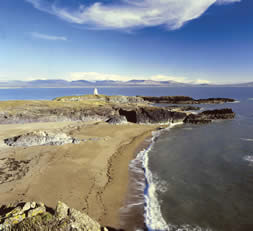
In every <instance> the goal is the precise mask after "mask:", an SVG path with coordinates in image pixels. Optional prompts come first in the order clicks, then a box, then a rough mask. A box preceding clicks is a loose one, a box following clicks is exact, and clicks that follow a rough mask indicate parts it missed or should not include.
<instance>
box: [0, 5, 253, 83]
mask: <svg viewBox="0 0 253 231" xmlns="http://www.w3.org/2000/svg"><path fill="white" fill-rule="evenodd" d="M252 11H253V1H252V0H241V1H239V0H198V1H197V0H95V1H94V0H71V1H70V0H1V1H0V80H1V81H3V80H31V79H58V78H61V79H66V80H77V79H87V80H100V79H113V80H129V79H151V80H175V81H181V82H196V83H204V82H220V83H221V82H228V83H230V82H247V81H252V80H253V65H252V60H253V14H252Z"/></svg>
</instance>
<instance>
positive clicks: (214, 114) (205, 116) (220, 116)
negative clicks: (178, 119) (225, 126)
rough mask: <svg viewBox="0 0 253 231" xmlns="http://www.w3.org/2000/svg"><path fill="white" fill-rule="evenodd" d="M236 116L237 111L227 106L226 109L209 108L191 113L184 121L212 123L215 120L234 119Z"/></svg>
mask: <svg viewBox="0 0 253 231" xmlns="http://www.w3.org/2000/svg"><path fill="white" fill-rule="evenodd" d="M234 117H235V113H234V112H233V111H232V109H230V108H225V109H216V110H207V111H203V112H201V113H199V114H196V115H195V114H190V115H188V116H187V117H186V118H185V120H184V122H185V123H192V124H205V123H210V122H212V121H213V120H225V119H233V118H234Z"/></svg>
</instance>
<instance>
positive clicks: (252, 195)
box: [0, 87, 253, 231]
mask: <svg viewBox="0 0 253 231" xmlns="http://www.w3.org/2000/svg"><path fill="white" fill-rule="evenodd" d="M98 91H99V93H101V94H106V95H128V96H135V95H145V96H167V95H170V96H176V95H184V96H191V97H194V98H196V99H198V98H209V97H229V98H234V99H236V102H235V103H228V104H220V105H198V106H200V107H201V110H205V109H213V108H227V107H229V108H232V109H233V110H234V112H235V113H236V118H235V119H233V120H226V121H217V122H213V123H210V124H205V125H190V124H189V125H184V124H174V125H170V126H168V128H166V129H164V130H160V131H155V132H154V133H153V137H152V138H150V139H149V140H148V141H147V145H146V146H145V148H143V149H142V150H140V151H139V153H138V154H137V156H136V159H135V160H133V161H132V162H131V164H130V167H129V168H130V170H132V171H135V172H138V171H139V172H141V171H142V170H144V179H142V180H141V179H140V178H138V177H137V178H136V181H140V182H139V187H140V188H142V189H143V193H144V196H143V198H144V202H143V205H144V219H145V223H146V226H147V229H148V230H150V231H165V230H170V231H176V230H177V231H253V88H247V87H245V88H239V87H238V88H236V87H227V88H224V87H191V88H188V87H181V88H168V87H167V88H166V87H163V88H160V87H153V88H151V87H150V88H148V87H145V88H141V87H131V88H99V89H98ZM92 93H93V89H91V88H38V89H29V88H25V89H0V100H28V99H29V100H51V99H53V98H56V97H59V96H65V95H82V94H92ZM160 106H161V105H160ZM142 172H143V171H142ZM132 175H133V176H134V174H132ZM135 176H136V175H135ZM137 183H138V182H137ZM136 185H138V184H136ZM137 191H138V190H137ZM140 198H141V197H140ZM141 205H142V203H141V202H140V203H133V204H132V205H131V206H129V208H130V209H129V211H131V208H132V207H135V206H137V207H138V206H141ZM133 229H135V230H141V227H137V226H136V227H135V228H133Z"/></svg>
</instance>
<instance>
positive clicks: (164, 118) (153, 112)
mask: <svg viewBox="0 0 253 231" xmlns="http://www.w3.org/2000/svg"><path fill="white" fill-rule="evenodd" d="M119 114H120V115H121V116H125V117H126V119H127V121H128V122H132V123H151V124H154V123H170V122H171V123H176V122H183V120H184V119H185V118H186V114H185V113H182V112H172V111H169V110H167V109H165V108H159V107H138V108H135V109H134V108H120V109H119Z"/></svg>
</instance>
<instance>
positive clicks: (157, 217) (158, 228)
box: [136, 123, 212, 231]
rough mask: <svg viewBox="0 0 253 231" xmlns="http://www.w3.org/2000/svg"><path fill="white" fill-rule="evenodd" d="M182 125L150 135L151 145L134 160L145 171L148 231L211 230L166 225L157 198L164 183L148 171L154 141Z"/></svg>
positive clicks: (172, 125) (163, 188) (164, 185)
mask: <svg viewBox="0 0 253 231" xmlns="http://www.w3.org/2000/svg"><path fill="white" fill-rule="evenodd" d="M181 124H183V123H174V124H170V126H169V127H167V128H166V129H163V130H160V131H155V132H153V133H152V139H151V143H150V145H149V146H148V148H147V149H145V150H142V151H141V152H139V153H138V155H137V157H136V159H137V160H138V161H142V164H143V168H144V171H145V178H146V189H145V223H146V225H147V228H148V230H149V231H212V230H211V229H209V228H207V229H204V228H201V227H199V226H190V225H180V226H175V225H172V224H167V223H166V221H165V219H164V217H163V215H162V212H161V207H160V203H159V200H158V197H157V191H158V190H159V191H166V190H167V188H166V186H167V185H166V184H165V182H159V181H158V179H156V177H155V176H154V175H153V174H152V172H151V171H150V169H149V166H148V165H149V156H148V153H149V152H150V151H151V150H152V148H153V146H154V143H155V140H156V139H157V137H158V136H160V134H161V133H162V132H163V131H164V130H169V129H170V128H172V127H174V126H176V125H181Z"/></svg>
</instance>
